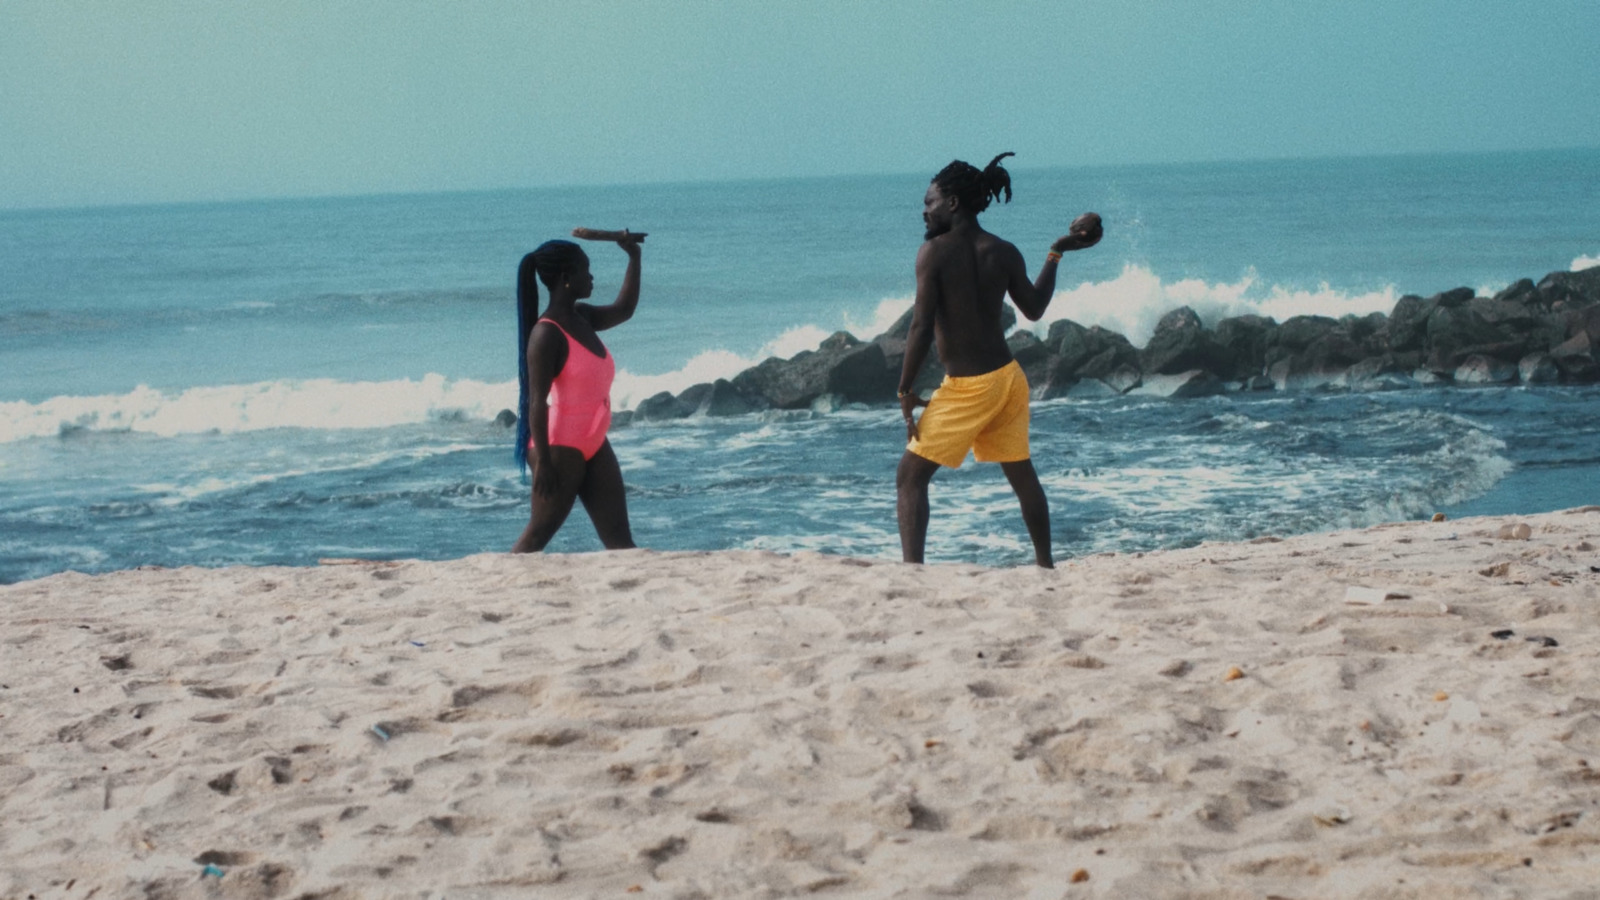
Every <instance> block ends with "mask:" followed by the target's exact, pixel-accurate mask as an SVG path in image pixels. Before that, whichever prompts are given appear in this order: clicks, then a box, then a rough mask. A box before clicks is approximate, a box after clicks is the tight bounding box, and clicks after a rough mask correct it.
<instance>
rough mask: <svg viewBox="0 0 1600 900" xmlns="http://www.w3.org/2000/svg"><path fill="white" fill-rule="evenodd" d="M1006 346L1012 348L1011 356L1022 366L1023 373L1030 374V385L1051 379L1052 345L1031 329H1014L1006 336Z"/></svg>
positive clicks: (1040, 383)
mask: <svg viewBox="0 0 1600 900" xmlns="http://www.w3.org/2000/svg"><path fill="white" fill-rule="evenodd" d="M1006 347H1007V348H1009V349H1010V350H1011V358H1012V359H1015V360H1016V361H1017V365H1019V366H1021V367H1022V373H1023V374H1024V375H1026V376H1028V384H1029V385H1042V384H1044V383H1046V382H1047V381H1048V380H1049V374H1050V347H1049V346H1048V345H1047V344H1045V342H1044V341H1041V340H1039V337H1038V335H1036V334H1034V333H1033V332H1031V331H1020V330H1019V331H1013V332H1012V333H1011V336H1010V337H1008V338H1006Z"/></svg>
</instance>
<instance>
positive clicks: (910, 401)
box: [900, 393, 928, 441]
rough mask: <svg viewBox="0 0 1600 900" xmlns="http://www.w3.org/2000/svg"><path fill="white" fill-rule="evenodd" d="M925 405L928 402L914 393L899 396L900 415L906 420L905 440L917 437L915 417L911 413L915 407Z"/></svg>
mask: <svg viewBox="0 0 1600 900" xmlns="http://www.w3.org/2000/svg"><path fill="white" fill-rule="evenodd" d="M927 405H928V401H926V400H924V399H922V398H921V397H918V396H917V395H916V394H914V393H912V394H902V395H900V415H901V417H902V418H904V419H905V420H906V440H908V441H909V440H913V439H915V438H917V437H918V434H917V420H916V417H914V416H913V415H912V414H911V413H912V412H913V411H914V410H915V409H916V408H917V407H919V406H927Z"/></svg>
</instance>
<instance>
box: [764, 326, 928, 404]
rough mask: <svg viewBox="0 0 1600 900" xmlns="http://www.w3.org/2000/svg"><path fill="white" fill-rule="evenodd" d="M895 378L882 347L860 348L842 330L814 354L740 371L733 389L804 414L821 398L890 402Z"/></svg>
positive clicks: (876, 344) (851, 337)
mask: <svg viewBox="0 0 1600 900" xmlns="http://www.w3.org/2000/svg"><path fill="white" fill-rule="evenodd" d="M903 353H904V351H903V350H902V355H903ZM899 379H900V372H899V370H898V369H897V368H895V367H894V366H892V365H891V364H890V362H889V360H888V357H887V354H886V353H885V352H884V347H883V345H882V344H881V343H879V342H876V341H874V342H872V343H870V344H864V343H862V342H861V341H858V340H856V338H855V337H854V336H852V335H850V334H849V333H848V332H843V331H841V332H838V333H836V334H834V335H832V336H831V337H829V338H828V339H827V340H825V341H823V342H822V345H821V346H820V347H818V348H817V349H816V350H814V351H812V350H807V351H804V352H802V353H797V354H795V355H794V356H793V357H791V358H790V359H776V358H773V359H768V360H766V361H764V362H762V363H761V364H760V365H758V366H756V367H755V368H753V369H746V370H744V371H743V372H740V373H739V374H738V375H736V376H735V377H734V378H733V387H734V388H735V389H736V390H737V391H738V392H739V393H741V394H744V395H747V396H759V397H761V398H763V399H764V400H765V401H766V403H767V404H768V405H770V406H773V407H776V408H778V409H807V408H809V407H810V406H811V404H812V402H813V401H815V400H816V399H817V398H818V397H821V396H822V395H824V394H835V395H837V396H838V397H839V398H841V399H842V400H844V401H846V402H854V403H888V402H892V401H893V400H894V396H895V387H896V385H897V383H898V382H899Z"/></svg>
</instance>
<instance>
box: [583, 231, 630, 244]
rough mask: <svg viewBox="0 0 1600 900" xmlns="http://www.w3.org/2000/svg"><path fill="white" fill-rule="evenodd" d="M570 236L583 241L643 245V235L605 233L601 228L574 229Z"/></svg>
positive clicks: (623, 232)
mask: <svg viewBox="0 0 1600 900" xmlns="http://www.w3.org/2000/svg"><path fill="white" fill-rule="evenodd" d="M572 236H573V237H575V238H579V239H581V240H585V241H622V240H634V241H638V242H640V243H644V235H642V234H636V233H633V232H629V231H607V230H605V229H603V228H574V229H572Z"/></svg>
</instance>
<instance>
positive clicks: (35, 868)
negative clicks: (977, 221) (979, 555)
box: [0, 507, 1600, 898]
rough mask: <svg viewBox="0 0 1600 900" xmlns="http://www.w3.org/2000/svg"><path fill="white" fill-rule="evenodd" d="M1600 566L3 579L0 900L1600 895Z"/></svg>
mask: <svg viewBox="0 0 1600 900" xmlns="http://www.w3.org/2000/svg"><path fill="white" fill-rule="evenodd" d="M1517 524H1526V525H1528V526H1529V530H1530V532H1531V533H1530V534H1529V536H1528V539H1526V540H1520V539H1517V537H1516V534H1517V532H1516V530H1515V526H1516V525H1517ZM1502 532H1504V533H1505V534H1506V535H1507V537H1504V538H1502V537H1501V536H1500V535H1501V534H1502ZM1597 546H1600V507H1583V508H1581V509H1575V510H1567V511H1563V512H1555V513H1545V514H1539V515H1530V516H1494V517H1482V518H1468V519H1461V520H1454V521H1449V522H1443V523H1427V522H1403V523H1393V524H1385V525H1377V526H1373V527H1370V528H1365V529H1359V530H1353V531H1342V532H1322V533H1314V534H1305V535H1299V536H1295V537H1287V538H1282V539H1279V538H1275V537H1263V538H1257V539H1255V540H1254V541H1251V542H1248V543H1210V542H1208V543H1204V544H1201V545H1199V546H1197V547H1192V548H1187V549H1182V550H1163V551H1151V552H1145V553H1141V554H1110V555H1107V554H1102V555H1099V556H1091V557H1085V558H1080V559H1076V560H1071V561H1068V562H1064V563H1061V564H1060V565H1061V568H1059V569H1057V570H1056V571H1054V572H1045V571H1038V570H1034V569H1031V568H1019V569H987V568H983V567H979V566H975V565H967V564H935V565H930V566H926V567H913V566H907V565H904V564H900V563H891V562H881V561H876V560H862V559H853V558H848V557H832V556H823V555H819V554H814V553H797V554H794V555H792V556H783V555H778V554H774V553H768V552H763V551H716V552H711V551H706V552H660V551H648V550H637V551H622V552H617V553H597V554H575V555H562V556H554V555H553V556H533V557H513V556H510V555H507V554H483V555H478V556H470V557H466V558H463V559H457V560H451V561H446V562H421V561H394V562H376V563H357V564H350V565H327V566H321V567H316V568H280V567H264V568H248V567H232V568H224V569H198V568H179V569H159V570H157V569H147V570H124V571H121V572H115V573H108V574H104V575H95V576H89V575H80V574H76V573H63V574H57V575H52V576H48V577H45V578H42V579H38V580H34V581H27V582H21V583H18V584H14V585H7V586H0V617H3V619H0V623H3V628H0V632H3V633H4V634H5V635H6V638H5V640H4V641H3V642H0V670H3V671H4V672H5V673H6V674H5V675H4V676H3V678H0V681H3V682H4V687H3V688H0V711H3V716H0V747H3V748H4V749H3V750H0V788H3V790H0V822H3V823H5V824H0V860H3V861H4V862H5V865H4V866H0V897H3V898H11V897H13V896H15V897H18V898H21V897H25V896H27V895H29V894H30V893H33V894H37V895H39V896H73V897H81V896H86V895H87V894H88V893H89V892H90V891H91V890H94V889H98V891H99V895H100V896H122V895H127V894H130V893H139V892H144V893H146V894H148V895H150V896H164V897H187V896H210V895H212V894H213V893H214V892H215V891H217V890H218V889H219V888H220V890H221V891H223V892H224V893H225V894H226V895H228V896H250V897H254V896H261V897H267V896H291V897H299V896H308V895H309V896H317V897H328V898H332V897H356V896H370V895H383V894H392V893H395V892H397V891H401V890H404V891H406V892H409V893H415V894H417V895H418V896H452V897H454V896H475V897H500V896H505V897H513V896H519V897H520V896H528V895H529V891H530V888H531V889H533V890H534V891H537V892H538V895H539V896H557V897H565V896H572V897H590V896H609V895H613V894H628V893H636V894H640V895H643V896H673V897H690V896H705V897H717V896H785V895H789V894H806V893H815V894H817V895H819V896H885V897H888V896H906V897H920V896H927V895H930V894H934V895H946V896H972V897H991V896H992V897H1024V896H1026V897H1051V898H1056V897H1062V896H1086V897H1087V896H1104V897H1116V896H1148V897H1167V896H1172V897H1177V896H1185V897H1217V898H1222V897H1235V896H1237V897H1246V896H1250V897H1260V896H1263V895H1269V894H1278V895H1282V896H1395V897H1401V896H1405V897H1409V896H1417V897H1424V896H1427V897H1436V896H1456V895H1461V896H1466V895H1473V896H1481V895H1491V896H1499V895H1505V896H1511V895H1529V894H1549V893H1560V892H1562V891H1563V890H1566V891H1570V890H1574V889H1576V888H1575V886H1578V885H1582V884H1594V883H1596V882H1600V854H1597V853H1596V852H1595V850H1596V848H1597V847H1600V667H1597V666H1596V665H1595V662H1596V660H1597V659H1600V649H1597V648H1600V619H1597V618H1596V616H1595V612H1596V610H1597V609H1600V551H1597V550H1596V547H1597ZM1507 630H1509V631H1510V632H1512V633H1511V634H1509V635H1504V636H1497V633H1499V632H1504V631H1507ZM207 867H210V868H207ZM1080 872H1081V875H1080V874H1079V873H1080ZM217 873H220V879H221V880H220V882H218V881H217V879H218V878H219V875H218V874H217ZM1075 878H1076V879H1077V880H1074V879H1075ZM69 882H71V883H72V886H71V887H67V884H68V883H69ZM214 882H215V883H214Z"/></svg>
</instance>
